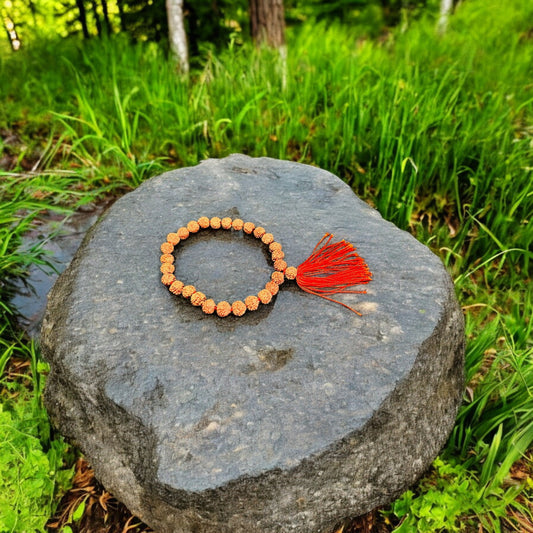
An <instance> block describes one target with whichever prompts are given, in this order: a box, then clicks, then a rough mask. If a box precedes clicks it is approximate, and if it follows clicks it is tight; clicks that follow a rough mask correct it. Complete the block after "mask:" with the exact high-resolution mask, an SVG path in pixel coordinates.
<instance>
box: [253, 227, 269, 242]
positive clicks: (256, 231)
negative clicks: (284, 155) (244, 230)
mask: <svg viewBox="0 0 533 533" xmlns="http://www.w3.org/2000/svg"><path fill="white" fill-rule="evenodd" d="M265 233H266V229H265V228H262V227H261V226H257V228H255V229H254V237H256V238H257V239H260V238H261V237H262V236H263V235H264V234H265Z"/></svg>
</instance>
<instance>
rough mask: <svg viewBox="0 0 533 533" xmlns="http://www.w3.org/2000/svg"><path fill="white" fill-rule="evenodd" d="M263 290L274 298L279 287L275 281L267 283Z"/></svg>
mask: <svg viewBox="0 0 533 533" xmlns="http://www.w3.org/2000/svg"><path fill="white" fill-rule="evenodd" d="M265 289H266V290H267V291H268V292H269V293H270V294H272V296H276V294H278V292H279V285H278V284H277V283H276V282H275V281H269V282H267V284H266V285H265Z"/></svg>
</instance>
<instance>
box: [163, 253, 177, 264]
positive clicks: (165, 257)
mask: <svg viewBox="0 0 533 533" xmlns="http://www.w3.org/2000/svg"><path fill="white" fill-rule="evenodd" d="M160 259H161V263H173V262H174V256H173V255H172V254H163V255H162V256H161V258H160Z"/></svg>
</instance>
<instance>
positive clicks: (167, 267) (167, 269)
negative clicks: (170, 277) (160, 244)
mask: <svg viewBox="0 0 533 533" xmlns="http://www.w3.org/2000/svg"><path fill="white" fill-rule="evenodd" d="M159 270H161V272H162V273H163V274H172V273H173V272H174V270H176V267H175V266H174V265H173V264H172V263H162V264H161V267H160V269H159Z"/></svg>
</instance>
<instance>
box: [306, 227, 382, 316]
mask: <svg viewBox="0 0 533 533" xmlns="http://www.w3.org/2000/svg"><path fill="white" fill-rule="evenodd" d="M325 239H327V240H326V242H325V243H324V244H322V243H323V242H324V240H325ZM331 239H333V235H332V234H331V233H326V234H325V235H324V237H322V239H320V241H319V242H318V244H317V245H316V246H315V249H314V250H313V253H312V254H311V255H310V256H309V257H308V258H307V259H306V260H305V261H304V262H303V263H302V264H301V265H300V266H298V270H297V273H296V283H297V284H298V286H299V287H300V288H301V289H303V290H304V291H306V292H308V293H310V294H314V295H316V296H320V297H321V298H325V299H326V300H329V301H330V302H335V303H338V304H340V305H342V306H344V307H346V308H347V309H350V311H353V312H354V313H356V314H357V315H359V316H361V313H359V311H356V310H355V309H353V308H352V307H350V306H349V305H346V304H343V303H342V302H339V301H338V300H334V299H333V298H329V297H328V296H327V295H330V294H336V293H340V292H343V293H349V294H365V293H366V291H353V290H348V287H351V286H353V285H362V284H364V283H368V282H369V281H371V280H372V273H371V272H370V270H369V269H368V266H367V264H366V263H365V261H364V259H363V258H362V257H361V256H359V255H358V254H357V253H356V252H355V247H354V246H353V245H352V244H351V243H349V242H347V241H345V240H344V239H343V240H342V241H340V242H335V243H331ZM330 243H331V244H330Z"/></svg>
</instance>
